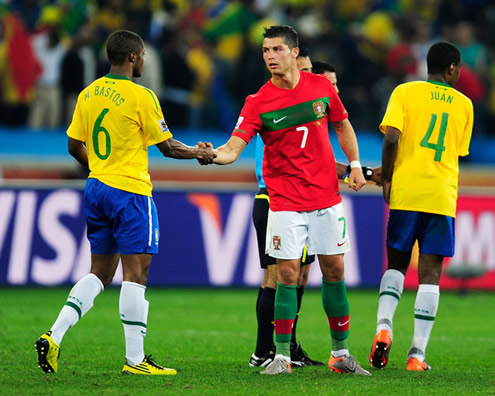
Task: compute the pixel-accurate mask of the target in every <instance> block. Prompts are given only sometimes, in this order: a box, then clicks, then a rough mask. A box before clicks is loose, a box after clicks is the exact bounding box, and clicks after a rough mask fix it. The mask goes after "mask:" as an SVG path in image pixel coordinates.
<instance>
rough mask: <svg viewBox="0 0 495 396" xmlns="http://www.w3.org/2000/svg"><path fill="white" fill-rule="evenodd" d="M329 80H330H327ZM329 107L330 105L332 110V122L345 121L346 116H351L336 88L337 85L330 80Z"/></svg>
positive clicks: (330, 117) (330, 113) (330, 115)
mask: <svg viewBox="0 0 495 396" xmlns="http://www.w3.org/2000/svg"><path fill="white" fill-rule="evenodd" d="M324 78H325V80H327V78H326V77H324ZM327 81H328V80H327ZM329 92H330V94H329V107H330V112H329V115H328V117H329V119H330V121H331V122H339V121H343V120H345V119H346V118H348V117H349V114H348V113H347V110H346V109H345V107H344V104H343V103H342V101H341V100H340V97H339V95H338V94H337V91H336V90H335V87H334V86H333V85H332V84H331V83H330V82H329Z"/></svg>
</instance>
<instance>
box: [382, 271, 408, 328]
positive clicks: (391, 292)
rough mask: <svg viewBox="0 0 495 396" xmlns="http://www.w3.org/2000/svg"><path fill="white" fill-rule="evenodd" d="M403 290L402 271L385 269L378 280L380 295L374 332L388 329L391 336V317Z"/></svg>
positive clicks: (392, 317)
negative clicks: (379, 280)
mask: <svg viewBox="0 0 495 396" xmlns="http://www.w3.org/2000/svg"><path fill="white" fill-rule="evenodd" d="M403 290H404V275H403V274H402V272H400V271H397V270H394V269H389V270H387V271H385V273H384V274H383V276H382V280H381V282H380V297H379V298H378V311H377V325H376V332H377V333H378V332H379V331H380V330H388V331H389V332H390V337H393V328H392V327H393V326H392V323H393V319H394V314H395V310H396V309H397V305H398V304H399V300H400V298H401V296H402V292H403Z"/></svg>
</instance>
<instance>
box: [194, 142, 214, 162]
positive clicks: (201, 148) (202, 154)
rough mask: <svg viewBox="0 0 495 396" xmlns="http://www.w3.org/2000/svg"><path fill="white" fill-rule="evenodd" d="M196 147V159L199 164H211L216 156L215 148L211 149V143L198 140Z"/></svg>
mask: <svg viewBox="0 0 495 396" xmlns="http://www.w3.org/2000/svg"><path fill="white" fill-rule="evenodd" d="M196 148H198V156H197V157H196V159H197V160H198V162H199V164H200V165H209V164H212V163H213V160H214V159H215V158H216V157H217V154H216V152H215V151H216V150H213V145H212V144H211V143H210V142H198V144H197V145H196Z"/></svg>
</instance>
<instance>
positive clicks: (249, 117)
mask: <svg viewBox="0 0 495 396" xmlns="http://www.w3.org/2000/svg"><path fill="white" fill-rule="evenodd" d="M260 130H261V118H260V116H259V114H258V112H257V111H256V107H255V104H254V103H253V95H250V96H248V97H247V98H246V101H245V103H244V107H243V108H242V110H241V114H240V116H239V118H238V120H237V124H236V125H235V127H234V131H233V132H232V136H237V137H239V138H241V139H242V140H244V141H245V142H246V143H249V141H250V140H251V139H252V138H253V137H254V136H256V134H257V133H258V132H259V131H260Z"/></svg>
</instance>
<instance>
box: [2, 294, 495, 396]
mask: <svg viewBox="0 0 495 396" xmlns="http://www.w3.org/2000/svg"><path fill="white" fill-rule="evenodd" d="M69 289H70V288H69V287H67V288H0V302H1V304H0V323H1V324H2V326H1V329H2V347H1V348H0V358H1V360H0V361H1V368H2V369H1V370H0V393H1V394H3V395H27V394H48V395H60V394H67V395H73V394H95V395H138V394H139V395H150V394H152V395H155V394H156V395H159V394H189V395H265V394H270V393H271V394H278V395H296V394H306V395H324V394H328V395H330V394H349V395H361V394H362V395H365V394H366V395H399V394H400V395H404V394H414V395H430V394H442V395H447V394H487V395H494V394H495V315H494V309H495V308H494V307H495V293H486V292H472V293H471V294H468V295H466V296H459V295H458V294H456V293H454V292H446V291H445V292H442V294H441V297H440V307H439V312H438V315H437V320H436V322H435V326H434V328H433V333H432V336H431V338H430V343H429V346H428V350H427V360H428V363H429V364H430V365H431V366H432V367H433V370H432V371H430V372H407V371H406V369H405V358H406V353H407V350H408V348H409V346H410V343H411V337H412V329H413V306H414V299H415V293H413V292H405V293H404V295H403V296H402V298H401V301H400V304H399V307H398V309H397V312H396V316H395V320H394V333H395V337H394V343H393V347H392V350H391V353H390V359H389V364H388V366H387V368H386V369H385V370H377V369H374V368H370V367H369V365H368V363H367V358H368V354H369V351H370V347H371V343H372V340H373V336H374V332H375V322H376V305H377V290H361V289H349V290H348V295H349V301H350V306H351V328H350V338H349V347H350V351H351V353H352V354H353V355H354V356H356V358H357V359H358V360H359V362H360V363H361V365H362V366H363V367H365V368H367V369H369V370H370V371H371V373H372V376H371V377H361V376H352V375H344V374H336V373H332V372H331V371H330V370H329V369H328V367H305V368H302V369H293V372H292V375H279V376H264V375H259V372H260V371H261V369H258V368H250V367H249V366H248V360H249V357H250V355H251V353H253V351H254V346H255V333H256V322H255V313H254V305H255V301H256V294H257V290H256V289H161V288H156V287H150V288H148V290H147V294H146V296H147V299H148V300H149V301H150V309H149V319H148V335H147V337H146V339H145V352H146V353H148V354H149V353H151V354H153V357H154V358H156V361H157V363H159V364H161V365H164V366H166V367H173V368H176V369H177V370H178V374H177V375H176V376H156V377H149V376H124V375H122V374H121V370H122V367H123V363H124V337H123V330H122V325H121V322H120V319H119V314H118V301H119V289H118V288H109V289H108V290H106V291H105V292H104V293H102V294H101V295H100V296H98V297H97V299H96V301H95V306H94V307H93V309H92V310H91V311H90V312H89V313H88V314H87V315H86V316H84V317H83V318H82V319H81V321H80V322H79V323H78V324H77V325H76V326H75V327H74V328H72V329H70V330H69V332H68V333H67V334H66V336H65V338H64V340H63V343H62V345H61V355H60V359H59V372H58V373H56V374H45V373H43V372H42V371H41V369H39V368H38V365H37V358H36V352H35V350H34V347H33V345H34V343H35V341H36V339H37V338H38V337H39V336H40V335H41V334H42V333H43V332H45V331H47V330H48V329H49V327H50V326H51V324H52V323H53V321H54V320H55V318H56V316H57V314H58V312H59V310H60V308H61V306H62V305H63V303H64V302H65V299H66V297H67V294H68V292H69ZM298 341H300V342H301V344H302V346H303V347H304V349H305V350H306V351H307V352H308V354H309V355H310V356H311V358H313V359H317V360H322V361H325V362H327V360H328V356H329V351H330V336H329V330H328V322H327V319H326V317H325V315H324V313H323V308H322V306H321V299H320V291H319V290H318V289H310V290H307V291H306V292H305V295H304V298H303V306H302V310H301V316H300V320H299V324H298Z"/></svg>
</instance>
